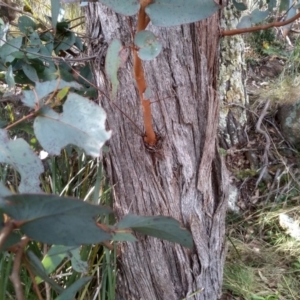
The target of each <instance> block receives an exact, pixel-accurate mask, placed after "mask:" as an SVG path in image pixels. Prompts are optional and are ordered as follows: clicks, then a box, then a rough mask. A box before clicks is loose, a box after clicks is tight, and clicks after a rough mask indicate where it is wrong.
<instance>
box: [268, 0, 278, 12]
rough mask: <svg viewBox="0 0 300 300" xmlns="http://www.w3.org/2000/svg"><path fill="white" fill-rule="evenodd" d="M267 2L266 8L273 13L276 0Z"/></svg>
mask: <svg viewBox="0 0 300 300" xmlns="http://www.w3.org/2000/svg"><path fill="white" fill-rule="evenodd" d="M267 3H268V10H269V12H270V13H273V10H274V8H276V5H277V0H269V1H267Z"/></svg>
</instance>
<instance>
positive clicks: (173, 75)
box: [86, 3, 228, 300]
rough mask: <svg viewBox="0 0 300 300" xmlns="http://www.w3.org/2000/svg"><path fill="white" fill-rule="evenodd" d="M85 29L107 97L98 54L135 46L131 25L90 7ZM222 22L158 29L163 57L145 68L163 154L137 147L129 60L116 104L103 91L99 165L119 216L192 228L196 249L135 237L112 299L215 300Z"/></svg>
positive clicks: (219, 246)
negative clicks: (105, 144) (106, 136)
mask: <svg viewBox="0 0 300 300" xmlns="http://www.w3.org/2000/svg"><path fill="white" fill-rule="evenodd" d="M86 16H87V19H86V21H87V31H88V35H89V36H91V37H92V38H93V39H92V40H91V43H90V54H95V53H96V54H99V57H98V59H97V60H96V61H95V63H94V71H95V78H96V83H97V85H98V87H99V88H100V89H102V90H103V92H105V93H106V94H109V93H110V88H109V84H108V81H107V80H106V77H105V73H104V71H103V57H102V56H101V55H102V54H101V53H103V51H101V49H103V47H106V43H110V42H111V41H112V39H113V38H119V39H120V40H121V41H122V42H123V44H124V45H125V46H131V45H132V32H133V30H134V28H132V27H131V24H135V19H133V18H129V17H124V16H120V15H116V14H115V13H114V12H112V11H111V10H110V9H108V8H106V7H105V6H103V5H101V4H98V3H97V4H90V5H89V6H88V8H87V15H86ZM219 21H220V16H219V15H218V14H215V15H214V16H212V17H210V18H209V19H207V20H204V21H202V22H198V23H195V24H190V25H184V26H178V27H172V28H157V27H154V26H152V25H149V26H148V29H149V30H151V31H153V32H154V33H155V34H156V35H157V36H159V37H160V40H161V42H162V44H163V50H162V52H161V54H160V55H159V56H158V57H157V58H156V59H155V60H153V61H151V62H145V63H144V69H145V74H146V79H147V82H148V86H150V87H151V89H152V91H153V92H154V97H153V98H152V99H151V101H152V102H153V104H152V105H151V107H152V113H153V122H154V126H155V130H156V131H157V132H158V133H159V134H160V136H161V147H160V148H159V149H155V150H154V151H153V152H151V151H149V149H147V147H145V145H144V142H143V132H144V129H143V125H142V124H143V119H142V108H141V105H140V100H139V97H138V92H137V89H136V87H135V83H134V78H133V75H132V74H133V69H132V60H133V59H132V55H130V56H129V59H128V61H127V62H126V64H125V66H124V67H123V68H122V69H121V70H120V71H119V73H118V77H119V80H120V86H119V90H118V95H117V97H116V99H115V100H112V101H114V103H115V104H116V105H117V106H118V107H119V108H117V107H116V106H115V105H114V104H113V103H112V101H108V100H107V99H106V98H105V96H103V94H100V96H99V97H100V100H101V105H102V106H103V107H104V109H105V110H106V112H107V125H108V127H109V129H111V130H112V133H113V134H112V138H111V140H110V141H109V148H110V151H109V153H108V154H107V155H106V157H105V160H104V163H105V166H106V170H107V173H108V176H109V178H110V180H111V183H112V184H113V187H114V188H113V196H114V208H115V212H116V214H117V216H118V218H121V217H122V216H123V215H126V214H128V213H134V214H138V215H165V216H172V217H174V218H176V219H177V220H180V221H181V222H182V224H183V225H184V226H186V227H187V228H188V229H189V230H191V232H192V234H193V238H194V245H195V246H194V249H192V250H188V249H185V248H183V247H181V246H179V245H176V244H172V243H169V242H166V241H162V240H159V239H154V238H150V237H142V236H139V237H138V239H139V241H138V242H137V243H122V244H121V245H120V248H121V256H120V270H119V274H118V279H119V280H118V287H117V294H118V299H122V300H125V299H143V300H148V299H149V300H154V299H168V300H172V299H174V300H178V299H182V298H185V297H187V296H188V295H190V294H192V293H195V295H194V296H192V297H190V298H189V299H203V300H204V299H205V300H214V299H218V298H219V297H220V295H221V285H222V274H223V263H224V258H225V238H224V233H225V232H224V231H225V213H226V207H227V186H228V184H227V175H226V172H225V168H224V165H223V160H222V158H221V157H220V155H219V152H218V145H217V128H218V113H219V98H218V93H217V92H216V91H217V78H218V56H219Z"/></svg>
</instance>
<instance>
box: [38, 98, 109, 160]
mask: <svg viewBox="0 0 300 300" xmlns="http://www.w3.org/2000/svg"><path fill="white" fill-rule="evenodd" d="M105 119H106V114H105V112H104V110H103V109H102V108H101V107H100V106H99V105H97V104H96V103H94V102H92V101H89V100H87V99H86V98H84V97H81V96H79V95H78V94H75V93H69V95H68V98H67V100H66V102H65V104H64V106H63V112H62V113H61V114H58V113H56V112H55V111H54V110H52V109H51V108H49V107H46V106H44V107H43V108H42V109H41V110H40V111H39V116H38V117H36V119H35V121H34V131H35V134H36V137H37V139H38V140H39V142H40V143H41V145H42V147H43V148H44V149H45V151H47V152H48V153H51V154H56V155H58V154H59V153H60V151H61V149H62V148H64V147H65V146H67V145H70V144H71V145H76V146H78V147H80V148H82V149H84V151H85V152H86V154H88V155H91V156H93V157H99V155H100V150H101V147H102V146H103V145H104V143H105V142H106V141H107V140H108V139H109V138H110V135H111V133H110V132H108V131H106V129H105Z"/></svg>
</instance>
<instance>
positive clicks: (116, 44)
mask: <svg viewBox="0 0 300 300" xmlns="http://www.w3.org/2000/svg"><path fill="white" fill-rule="evenodd" d="M127 57H128V51H127V50H126V49H125V48H124V47H123V46H122V44H121V42H120V41H119V40H117V39H114V40H113V41H112V42H111V44H110V45H109V47H108V49H107V54H106V58H105V72H106V74H107V76H108V79H109V80H110V81H111V85H112V98H115V97H116V94H117V90H118V86H119V80H118V70H119V68H120V67H122V66H123V65H124V63H125V61H126V59H127Z"/></svg>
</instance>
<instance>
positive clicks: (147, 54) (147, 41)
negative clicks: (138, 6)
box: [134, 30, 162, 60]
mask: <svg viewBox="0 0 300 300" xmlns="http://www.w3.org/2000/svg"><path fill="white" fill-rule="evenodd" d="M134 44H135V45H136V46H137V47H139V51H138V56H139V57H140V59H142V60H151V59H153V58H155V57H156V56H157V55H158V54H159V53H160V51H161V49H162V45H161V43H160V42H159V40H158V38H157V37H156V36H155V35H154V33H152V32H151V31H149V30H142V31H139V32H138V33H137V34H136V35H135V37H134Z"/></svg>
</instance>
